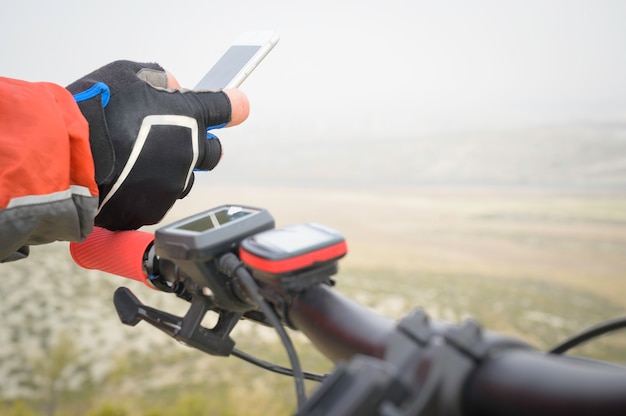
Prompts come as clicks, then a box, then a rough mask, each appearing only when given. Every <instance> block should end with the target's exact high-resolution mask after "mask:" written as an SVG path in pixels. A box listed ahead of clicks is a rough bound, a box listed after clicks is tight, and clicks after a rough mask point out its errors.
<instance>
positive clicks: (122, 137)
mask: <svg viewBox="0 0 626 416" xmlns="http://www.w3.org/2000/svg"><path fill="white" fill-rule="evenodd" d="M176 85H177V83H176ZM167 87H168V73H166V71H165V70H164V69H163V68H161V66H159V65H158V64H153V63H137V62H130V61H116V62H113V63H110V64H108V65H106V66H104V67H102V68H100V69H98V70H96V71H94V72H92V73H90V74H89V75H86V76H85V77H83V78H81V79H79V80H78V81H76V82H74V83H72V84H71V85H69V86H68V87H67V89H68V90H69V91H70V92H71V93H72V94H73V95H74V98H75V99H76V101H77V103H78V106H79V107H80V109H81V112H82V113H83V115H84V116H85V118H86V119H87V121H88V123H89V136H90V137H89V140H90V144H91V150H92V155H93V158H94V163H95V167H96V182H97V184H98V189H99V192H100V206H99V210H98V214H97V216H96V218H95V225H97V226H100V227H104V228H107V229H109V230H128V229H136V228H139V227H141V226H143V225H147V224H155V223H157V222H159V221H160V220H161V219H162V218H163V216H164V215H165V214H166V213H167V211H168V210H169V209H170V208H171V207H172V205H173V204H174V202H176V200H177V199H179V198H182V197H184V196H185V195H186V194H187V193H188V192H189V189H190V188H191V185H192V184H193V170H194V169H199V170H211V169H213V168H214V167H215V166H216V165H217V163H218V162H219V160H220V157H221V154H222V148H221V144H220V142H219V140H218V139H217V138H216V137H215V136H213V135H212V134H210V133H208V132H207V130H210V129H215V128H221V127H225V126H226V125H232V124H235V123H233V122H234V120H233V122H231V116H232V115H233V113H232V111H233V106H234V107H235V109H236V110H238V111H239V110H240V109H241V108H242V107H244V108H245V114H244V115H243V117H242V116H241V114H238V116H237V117H236V118H238V120H237V121H236V124H238V123H239V122H241V121H243V119H245V118H246V117H247V108H248V107H247V100H246V99H245V96H243V94H241V93H239V94H235V95H234V96H235V97H237V99H238V101H241V100H243V101H245V102H244V103H243V105H242V103H241V102H237V103H231V99H230V98H229V95H227V94H226V93H225V92H209V91H205V92H198V91H185V90H174V89H171V88H167ZM231 91H232V90H231ZM235 91H236V90H235ZM231 104H232V105H231ZM229 122H231V123H229Z"/></svg>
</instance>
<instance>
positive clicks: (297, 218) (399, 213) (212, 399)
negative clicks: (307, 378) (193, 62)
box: [0, 168, 626, 416]
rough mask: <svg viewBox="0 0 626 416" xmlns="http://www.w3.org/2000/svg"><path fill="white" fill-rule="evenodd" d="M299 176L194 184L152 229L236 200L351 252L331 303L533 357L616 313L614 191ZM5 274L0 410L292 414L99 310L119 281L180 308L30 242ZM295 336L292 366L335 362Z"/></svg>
mask: <svg viewBox="0 0 626 416" xmlns="http://www.w3.org/2000/svg"><path fill="white" fill-rule="evenodd" d="M226 169H228V168H226ZM223 174H226V172H223ZM216 175H217V173H216ZM311 177H312V179H310V180H309V181H308V183H307V184H305V185H303V186H297V187H292V186H288V185H277V186H261V185H258V186H254V185H253V186H251V185H247V184H236V183H235V180H234V179H232V183H230V184H228V183H227V184H221V185H219V184H217V183H214V182H219V181H222V180H221V179H220V178H210V177H209V176H206V177H205V178H199V182H198V183H197V186H196V188H195V189H194V192H193V193H192V195H191V196H190V197H189V199H186V200H183V201H180V203H179V204H178V205H177V206H176V207H175V209H173V210H172V211H171V212H170V214H169V215H168V217H167V218H166V220H165V221H166V222H167V221H172V220H174V219H177V218H180V217H183V216H185V215H189V214H192V213H195V212H198V211H199V210H202V209H205V208H209V207H212V206H214V205H219V204H222V203H241V204H249V205H256V206H262V207H265V208H268V209H269V210H270V212H271V213H272V214H273V215H274V217H275V219H276V221H277V225H279V226H280V225H286V224H290V223H296V222H306V221H315V222H320V223H323V224H326V225H328V226H331V227H333V228H336V229H337V230H339V231H341V232H342V233H343V234H344V235H345V236H346V238H347V241H348V244H349V254H348V256H347V257H346V258H345V259H344V260H342V262H341V268H340V273H339V275H338V276H337V286H336V288H337V290H339V291H341V292H342V293H345V294H347V295H348V296H351V297H353V298H354V299H356V300H357V301H359V302H361V303H363V304H365V305H368V306H370V307H372V308H374V309H376V310H377V311H379V312H380V313H383V314H385V315H387V316H390V317H393V318H400V317H401V316H403V315H404V314H406V313H408V312H409V311H411V310H412V309H413V308H415V307H422V308H424V309H425V310H426V311H427V312H428V313H429V314H430V315H431V316H432V317H433V318H436V319H442V320H446V321H449V322H461V321H462V320H463V319H466V318H468V317H473V318H476V319H478V320H479V321H480V322H481V323H482V324H483V325H484V326H485V327H486V328H489V329H492V330H496V331H502V332H505V333H507V334H510V335H513V336H517V337H520V338H522V339H524V340H526V341H527V342H529V343H531V344H533V345H534V346H536V347H538V348H541V349H546V348H548V347H550V346H552V345H554V344H555V343H557V342H558V341H561V340H563V339H564V338H566V337H567V336H569V335H571V334H573V333H575V332H577V331H579V330H581V329H583V328H585V327H587V326H590V325H592V324H595V323H597V322H598V321H600V320H603V319H609V318H613V317H616V316H619V315H623V314H624V311H625V310H626V301H624V296H623V294H624V293H626V287H625V286H626V278H625V276H624V274H625V271H626V255H625V253H626V194H624V193H620V192H615V191H612V192H600V193H598V192H591V191H584V192H574V191H572V190H568V191H566V192H556V191H554V190H549V191H546V190H541V189H526V188H515V187H511V188H507V189H502V188H501V189H493V188H481V187H477V188H471V187H446V188H442V187H417V186H415V187H394V186H393V185H392V184H389V186H388V187H387V186H372V187H371V189H366V188H367V187H364V188H362V189H353V188H350V187H342V186H341V184H340V182H341V181H340V180H338V181H337V182H336V183H335V186H332V187H327V186H318V185H317V184H316V181H315V179H314V175H312V176H311ZM228 181H229V180H228V179H224V180H223V181H222V182H228ZM153 228H155V227H148V228H147V229H153ZM2 272H3V276H4V277H3V279H4V281H3V285H2V286H1V287H0V298H1V299H2V302H1V303H0V305H1V306H0V319H2V322H3V325H2V327H0V363H1V365H0V371H1V372H2V374H0V380H2V382H1V384H0V394H1V395H2V397H3V403H4V411H3V414H4V413H6V412H8V413H7V414H31V413H28V411H31V410H32V412H33V413H32V414H42V413H43V412H45V411H46V409H48V411H49V410H50V409H51V407H50V406H52V408H54V410H55V411H56V414H68V415H70V414H72V415H73V414H92V415H100V414H101V415H108V414H115V415H117V414H119V415H154V416H157V415H173V414H176V415H184V414H289V413H290V412H291V411H292V410H293V408H294V406H295V400H294V391H293V387H292V384H291V381H290V380H289V379H287V378H285V377H282V376H277V375H273V374H269V373H266V372H264V371H262V370H260V369H258V368H256V367H252V366H251V365H249V364H246V363H243V362H239V361H238V360H237V359H235V358H227V359H225V358H217V357H210V356H207V355H205V354H203V353H201V352H199V351H195V350H191V349H189V348H187V347H185V346H182V345H180V344H177V343H176V342H175V341H173V340H171V339H169V338H168V337H166V336H165V335H163V334H161V333H160V332H159V331H157V330H155V329H153V328H151V327H148V326H147V325H145V324H139V325H138V326H137V327H133V328H130V327H126V326H123V325H122V324H121V323H120V322H119V321H118V319H117V316H116V312H115V310H114V308H113V306H112V302H111V296H112V292H113V290H114V289H115V287H117V286H119V285H126V286H129V287H130V288H131V289H132V290H133V291H134V292H135V293H136V294H137V296H138V297H139V298H140V299H142V300H143V301H144V302H146V303H148V304H151V305H153V306H157V307H160V308H164V309H166V310H168V311H170V312H174V313H179V314H182V313H184V311H185V304H184V302H182V301H180V300H178V299H175V298H171V296H170V295H167V294H161V293H157V292H154V291H151V290H149V289H148V288H145V287H144V286H143V285H140V284H136V283H135V282H131V281H128V280H125V279H122V278H118V277H115V276H110V275H105V274H103V273H100V272H95V271H86V270H83V269H80V268H78V267H77V266H75V265H74V264H73V263H72V261H71V259H70V258H69V255H68V253H67V245H66V244H64V243H58V244H55V245H51V246H42V247H34V248H33V252H32V254H31V258H30V259H28V260H27V261H23V262H17V263H14V264H7V265H3V269H2ZM240 326H241V327H240V328H238V329H237V330H236V331H235V338H236V340H237V344H238V347H239V348H240V349H242V350H244V351H247V352H250V353H253V354H256V355H259V356H261V357H262V358H265V359H270V360H275V361H277V362H281V363H283V364H287V360H286V357H285V354H284V352H283V351H282V347H281V346H280V345H279V343H278V341H277V339H276V337H275V335H274V333H273V332H272V331H268V330H267V329H266V328H258V327H255V326H253V325H251V324H249V323H247V322H244V323H242V324H241V325H240ZM294 336H295V338H296V343H297V345H298V349H299V351H300V352H301V354H302V356H303V361H304V367H305V369H308V370H311V371H320V372H325V371H329V370H330V369H331V368H332V366H331V364H330V363H329V362H328V361H327V360H326V359H324V358H323V357H321V356H320V355H319V354H318V353H317V352H315V350H314V349H313V348H312V347H311V346H310V345H309V344H308V343H307V342H306V340H305V339H304V338H302V337H300V336H298V334H294ZM625 348H626V336H624V335H611V336H607V337H605V338H603V339H601V340H599V341H596V342H593V343H591V344H589V345H586V346H584V347H582V348H580V349H578V350H577V351H575V352H577V353H580V354H584V355H586V356H591V357H596V358H602V359H610V360H612V361H615V362H619V363H625V364H626V362H625V360H624V354H623V351H624V350H625ZM68 350H69V351H71V353H70V354H69V355H67V354H66V356H64V355H63V354H62V352H63V351H68ZM55 366H57V367H56V368H55ZM310 388H311V389H312V388H314V386H312V385H310ZM185 409H188V410H185ZM186 411H187V412H188V413H185V412H186ZM11 412H13V413H11ZM20 412H22V413H20ZM23 412H26V413H23ZM89 412H91V413H89Z"/></svg>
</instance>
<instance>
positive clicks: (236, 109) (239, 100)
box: [224, 89, 250, 127]
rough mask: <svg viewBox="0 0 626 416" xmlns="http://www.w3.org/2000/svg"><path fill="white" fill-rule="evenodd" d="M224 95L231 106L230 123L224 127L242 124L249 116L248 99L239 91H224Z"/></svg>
mask: <svg viewBox="0 0 626 416" xmlns="http://www.w3.org/2000/svg"><path fill="white" fill-rule="evenodd" d="M224 93H225V94H226V95H227V96H228V99H229V100H230V106H231V117H230V122H229V123H228V124H227V125H226V127H230V126H236V125H238V124H241V123H243V122H244V121H245V120H246V119H247V118H248V115H249V114H250V102H249V101H248V97H246V95H245V94H244V93H243V91H241V90H239V89H228V90H224Z"/></svg>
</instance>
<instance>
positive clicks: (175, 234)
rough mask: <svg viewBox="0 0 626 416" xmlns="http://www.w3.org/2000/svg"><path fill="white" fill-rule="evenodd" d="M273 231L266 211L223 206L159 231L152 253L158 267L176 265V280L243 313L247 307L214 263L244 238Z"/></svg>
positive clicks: (246, 207)
mask: <svg viewBox="0 0 626 416" xmlns="http://www.w3.org/2000/svg"><path fill="white" fill-rule="evenodd" d="M272 228H274V218H273V217H272V216H271V214H270V213H269V212H268V211H267V210H265V209H261V208H253V207H248V206H243V205H222V206H219V207H217V208H213V209H210V210H208V211H204V212H201V213H199V214H196V215H192V216H191V217H188V218H185V219H183V220H180V221H177V222H174V223H172V224H170V225H167V226H165V227H162V228H159V229H158V230H157V231H156V233H155V239H154V249H155V253H156V255H157V256H158V257H159V263H161V260H169V261H170V262H171V263H173V264H175V266H176V267H175V268H174V270H175V272H174V274H175V276H174V278H175V279H178V278H184V277H185V276H187V277H189V278H191V279H192V280H193V281H194V282H196V284H198V285H199V286H200V287H203V288H204V287H207V288H209V289H210V290H211V292H212V293H213V297H214V299H215V301H216V303H217V305H218V306H220V307H222V308H225V309H227V310H231V311H237V310H239V311H246V310H250V308H251V305H250V303H249V302H248V301H246V299H242V297H241V296H239V295H238V294H237V290H236V289H235V288H234V287H233V285H232V283H231V282H230V280H229V279H230V277H228V276H226V275H224V274H223V273H221V272H220V271H219V269H218V267H217V265H216V261H214V259H216V258H218V257H219V256H221V255H223V254H225V253H228V252H232V251H235V250H236V249H237V247H238V246H239V243H240V242H241V240H243V239H244V238H246V237H248V236H251V235H253V234H256V233H259V232H261V231H266V230H270V229H272ZM165 277H166V280H169V279H167V276H165ZM169 277H170V278H171V277H172V276H169Z"/></svg>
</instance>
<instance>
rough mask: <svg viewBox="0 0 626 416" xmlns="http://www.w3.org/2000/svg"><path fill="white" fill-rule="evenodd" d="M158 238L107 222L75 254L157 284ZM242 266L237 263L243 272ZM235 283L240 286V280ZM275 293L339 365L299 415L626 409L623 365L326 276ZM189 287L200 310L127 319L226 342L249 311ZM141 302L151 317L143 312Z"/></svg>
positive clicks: (289, 318) (289, 317)
mask: <svg viewBox="0 0 626 416" xmlns="http://www.w3.org/2000/svg"><path fill="white" fill-rule="evenodd" d="M153 239H154V236H153V235H152V234H150V233H143V232H138V231H128V232H122V233H111V232H108V231H106V230H101V231H96V232H94V234H92V236H90V237H89V238H88V239H87V241H86V242H85V243H81V244H76V243H72V244H71V252H72V256H73V258H74V260H75V261H76V262H77V263H78V264H79V265H81V266H83V267H86V268H89V269H98V270H103V271H106V272H109V273H113V274H116V275H119V276H124V277H128V278H131V279H134V280H139V281H142V282H144V283H145V284H147V285H148V286H150V287H152V284H151V283H150V280H149V278H148V273H147V272H146V270H145V267H144V264H145V263H146V261H148V263H149V262H150V261H152V259H146V254H147V253H148V249H149V247H150V246H151V243H152V240H153ZM240 266H241V263H239V265H237V266H234V268H235V269H239V270H238V273H241V267H240ZM234 275H235V273H233V276H234ZM235 280H236V279H235ZM229 284H230V285H231V286H232V287H239V283H238V282H236V281H230V283H229ZM267 289H268V288H267V287H266V288H265V290H266V292H267ZM269 292H271V293H270V296H269V297H270V298H271V299H270V300H271V301H272V303H273V305H274V307H275V308H276V309H277V310H279V311H282V318H283V320H284V321H285V322H286V323H287V324H289V325H291V326H293V327H295V328H297V329H299V330H300V331H302V332H303V333H304V334H305V335H306V336H307V337H308V338H309V339H310V340H311V342H312V343H313V344H314V345H315V346H316V348H317V349H318V350H319V351H320V352H322V353H323V354H324V355H325V356H327V357H328V358H329V359H331V360H332V361H333V362H334V363H336V364H337V368H336V370H335V371H334V372H333V374H332V375H331V376H330V377H329V378H328V379H327V380H325V381H324V382H323V384H322V386H321V387H320V388H319V389H318V390H317V392H316V393H315V395H314V396H313V397H312V398H311V399H310V400H309V401H308V402H307V403H306V405H305V406H304V407H303V408H302V409H300V412H299V413H298V414H299V415H318V414H319V415H322V414H324V415H325V414H338V415H349V414H363V415H370V414H371V415H378V414H381V415H389V416H392V415H393V416H399V415H405V414H407V415H408V414H445V415H457V414H458V415H461V414H467V415H503V414H506V415H543V414H546V415H547V414H549V415H578V414H602V415H623V414H626V369H625V368H623V367H621V366H617V365H612V364H609V363H605V362H599V361H593V360H587V359H581V358H576V357H566V356H560V355H554V354H547V353H542V352H539V351H537V350H535V349H533V348H531V347H530V346H528V345H526V344H524V343H522V342H520V341H518V340H514V339H511V338H508V337H504V336H501V335H499V334H496V333H493V332H487V331H483V330H482V329H481V328H480V327H479V326H478V325H477V324H475V323H473V322H471V321H470V322H468V323H466V324H464V325H461V326H458V325H457V326H455V325H450V324H447V323H443V322H436V321H431V320H430V319H428V317H427V316H426V315H425V314H423V312H421V311H416V312H414V313H412V314H411V315H409V316H407V317H406V318H404V319H402V320H400V321H399V322H395V321H393V320H391V319H389V318H386V317H383V316H381V315H379V314H377V313H375V312H374V311H372V310H371V309H368V308H366V307H364V306H362V305H360V304H358V303H356V302H354V301H352V300H351V299H349V298H347V297H345V296H343V295H341V294H340V293H339V292H337V291H336V290H333V289H331V288H330V287H329V286H328V285H326V284H323V283H318V284H314V285H310V286H309V287H306V288H300V289H299V290H297V291H296V292H294V293H282V292H281V291H280V290H279V291H271V290H270V291H269ZM185 293H186V294H187V295H188V298H187V299H188V300H190V302H191V303H192V306H191V308H190V312H189V313H188V315H192V316H186V317H185V318H178V317H176V316H173V315H169V314H166V313H164V312H160V311H158V310H155V309H153V308H144V307H143V305H141V304H139V303H138V300H133V302H137V305H140V306H142V307H141V308H139V307H137V308H134V309H133V308H131V309H128V310H127V311H126V318H125V319H126V321H125V323H129V322H130V324H131V325H134V324H136V323H137V322H138V321H139V318H143V319H146V320H149V319H154V320H155V321H160V322H164V321H166V322H169V323H168V325H169V328H178V329H172V330H171V331H170V332H171V333H170V335H172V336H174V337H177V338H179V339H183V340H185V339H184V338H181V337H183V336H186V335H185V334H189V338H188V339H192V340H195V342H196V344H198V345H200V347H198V346H197V345H195V344H194V343H193V342H192V343H190V345H193V346H195V347H196V348H200V349H203V348H202V345H203V343H204V342H207V341H206V340H207V339H210V340H211V342H214V343H217V345H223V344H221V342H222V340H223V339H227V338H228V334H229V332H230V329H232V327H234V325H235V324H236V322H237V320H238V319H240V317H241V316H242V312H241V311H225V310H220V307H219V306H218V307H216V305H215V304H214V303H213V302H211V301H210V299H208V298H204V297H198V295H197V293H196V294H193V293H192V295H189V293H187V292H185ZM277 296H278V297H280V299H278V301H277V300H276V297H277ZM116 306H117V305H116ZM126 306H128V304H127V305H126ZM279 306H280V307H279ZM135 309H137V310H142V311H143V313H148V314H149V315H150V317H142V316H137V313H138V312H137V311H136V310H135ZM146 310H147V311H148V312H146ZM207 310H217V311H218V313H220V321H219V322H220V323H218V325H217V326H216V328H218V329H219V337H217V338H215V337H214V338H211V337H212V335H213V334H211V333H210V332H211V331H206V330H203V328H202V327H199V323H200V322H201V320H202V316H203V315H204V313H205V312H206V311H207ZM192 311H193V313H192ZM235 312H236V313H235ZM251 312H252V313H255V312H256V311H251ZM159 313H161V314H163V315H161V316H158V314H159ZM243 315H244V316H245V313H244V314H243ZM155 317H156V318H155ZM191 321H193V323H189V322H191ZM259 321H260V322H263V320H262V319H259ZM185 325H187V326H186V327H185ZM190 325H191V326H190ZM198 328H200V330H199V333H194V331H196V329H198ZM198 334H200V335H198ZM194 337H195V338H194ZM228 341H229V343H230V344H229V345H228V346H227V348H224V349H221V350H220V352H219V355H228V354H229V352H230V351H231V350H232V347H233V345H234V342H232V341H231V340H230V339H228ZM231 344H232V345H231ZM203 351H205V352H209V353H214V352H211V351H212V350H210V349H203Z"/></svg>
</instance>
